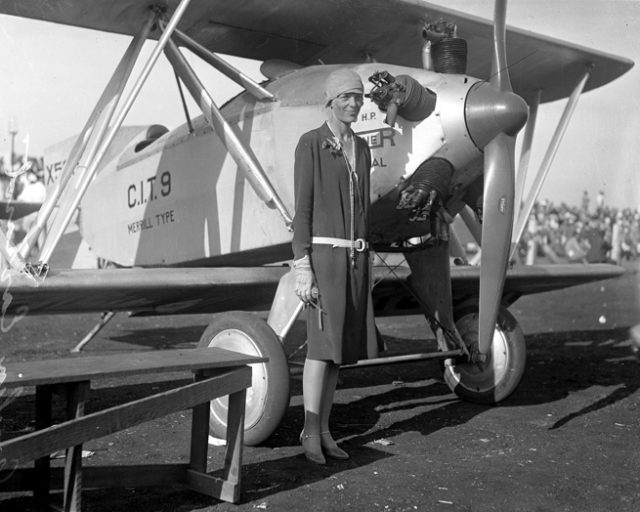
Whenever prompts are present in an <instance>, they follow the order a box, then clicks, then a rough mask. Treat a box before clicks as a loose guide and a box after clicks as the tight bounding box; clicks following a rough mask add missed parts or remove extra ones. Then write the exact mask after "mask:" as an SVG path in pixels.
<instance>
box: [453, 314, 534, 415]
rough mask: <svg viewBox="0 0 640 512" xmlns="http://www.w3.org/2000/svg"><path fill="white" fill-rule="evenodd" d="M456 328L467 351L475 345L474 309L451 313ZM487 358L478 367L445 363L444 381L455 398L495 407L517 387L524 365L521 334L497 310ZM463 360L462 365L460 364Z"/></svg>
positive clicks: (513, 322) (512, 320) (510, 319)
mask: <svg viewBox="0 0 640 512" xmlns="http://www.w3.org/2000/svg"><path fill="white" fill-rule="evenodd" d="M454 316H455V320H456V328H457V329H458V331H459V332H460V335H461V336H462V339H463V340H464V341H465V343H466V344H467V347H469V349H470V351H473V350H474V349H475V347H474V345H477V343H478V305H477V304H475V303H474V304H468V305H466V306H462V307H460V308H459V309H458V310H456V311H454ZM491 349H492V350H491V354H490V356H489V358H488V360H487V361H486V362H484V363H482V364H475V363H470V362H468V361H466V359H464V358H458V359H447V360H446V361H445V365H444V380H445V382H446V383H447V385H448V386H449V388H450V389H451V391H453V392H454V393H455V394H456V395H458V396H459V397H460V398H462V399H464V400H467V401H469V402H473V403H478V404H497V403H498V402H501V401H502V400H504V399H505V398H507V397H508V396H509V395H511V393H513V392H514V391H515V389H516V388H517V387H518V384H520V380H521V379H522V375H523V374H524V367H525V362H526V345H525V341H524V334H523V333H522V329H520V326H519V325H518V322H517V321H516V319H515V318H514V317H513V315H512V314H511V313H509V311H508V310H507V309H505V308H500V311H499V312H498V320H497V322H496V331H495V334H494V336H493V342H492V344H491ZM463 359H464V361H463Z"/></svg>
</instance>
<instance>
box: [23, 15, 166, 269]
mask: <svg viewBox="0 0 640 512" xmlns="http://www.w3.org/2000/svg"><path fill="white" fill-rule="evenodd" d="M155 18H156V14H155V13H153V12H151V13H150V15H149V18H148V19H147V21H146V23H145V24H144V25H143V27H142V29H141V30H140V32H139V33H138V34H137V35H136V37H134V38H133V40H132V41H131V43H130V44H129V47H128V48H127V50H126V52H125V53H124V55H123V56H122V59H121V60H120V63H119V64H118V67H117V68H116V70H115V71H114V73H113V75H112V77H111V79H110V80H109V82H108V83H107V86H106V87H105V89H104V91H103V93H102V95H101V96H100V99H99V100H98V103H96V106H95V107H94V109H93V111H92V112H91V115H90V116H89V119H88V120H87V122H86V124H85V126H84V128H83V129H82V132H80V135H78V138H77V139H76V141H75V143H74V145H73V148H72V149H71V153H70V154H69V157H68V158H67V160H66V162H65V165H64V168H63V170H62V173H61V174H60V179H59V180H58V183H56V186H55V188H54V190H53V193H52V194H50V195H48V196H47V198H46V200H45V202H44V204H43V205H42V208H41V209H40V212H39V213H38V218H37V221H36V224H35V225H34V226H33V227H32V228H31V230H30V231H29V233H27V235H26V236H25V238H24V240H23V241H22V243H21V244H20V249H19V250H20V254H21V255H22V257H23V258H24V257H26V255H27V254H29V252H30V251H31V249H32V248H33V245H34V244H35V242H36V240H37V239H38V236H40V233H41V232H42V231H43V229H44V228H45V227H46V226H47V224H48V222H49V219H50V218H51V216H52V214H53V213H54V209H55V208H56V206H58V201H59V200H60V198H61V196H62V194H63V192H64V191H65V189H66V188H67V186H68V184H69V182H70V181H71V178H72V177H73V176H74V175H75V176H76V180H75V181H76V183H77V182H78V181H79V180H80V179H81V178H82V175H81V174H80V173H78V174H76V170H78V171H80V170H81V169H85V170H86V169H87V167H86V166H78V164H79V163H80V159H81V158H82V157H83V155H84V152H85V151H86V149H87V146H88V144H89V141H90V139H93V140H94V145H93V147H92V150H91V151H90V152H89V153H88V154H87V155H86V157H85V159H84V160H85V162H91V160H92V159H93V158H94V157H95V152H96V150H97V149H98V143H99V141H100V140H101V139H102V137H104V133H105V132H106V130H107V128H108V127H109V123H110V122H111V118H112V117H113V113H114V111H115V109H116V107H117V104H118V101H119V99H120V97H121V95H122V91H123V90H124V87H125V85H126V83H127V80H128V78H129V76H130V75H131V72H132V70H133V67H134V65H135V62H136V59H137V58H138V56H139V55H140V51H141V50H142V47H143V45H144V42H145V41H146V39H147V36H148V35H149V32H150V31H151V27H152V26H153V23H154V21H155ZM98 124H101V126H100V127H99V129H98V130H96V126H98ZM58 212H61V210H58ZM58 215H60V213H58V214H57V215H56V216H55V217H56V218H57V217H58ZM54 220H55V219H54ZM58 227H59V226H58V225H57V223H56V224H54V225H53V226H52V230H51V233H55V232H57V228H58ZM62 231H64V229H63V230H62ZM60 236H61V235H60ZM56 238H59V237H56V236H52V237H51V236H50V237H47V240H46V242H45V245H44V247H43V251H44V250H45V249H46V248H47V246H53V247H52V248H51V249H53V248H55V245H56V244H57V242H58V239H56ZM47 250H48V249H47Z"/></svg>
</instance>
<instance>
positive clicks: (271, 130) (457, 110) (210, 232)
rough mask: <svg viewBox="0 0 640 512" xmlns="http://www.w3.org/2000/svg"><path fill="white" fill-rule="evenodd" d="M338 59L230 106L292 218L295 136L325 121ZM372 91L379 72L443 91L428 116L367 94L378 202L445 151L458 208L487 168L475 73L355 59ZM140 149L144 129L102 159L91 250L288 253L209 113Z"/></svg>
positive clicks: (87, 216) (194, 259)
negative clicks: (471, 126)
mask: <svg viewBox="0 0 640 512" xmlns="http://www.w3.org/2000/svg"><path fill="white" fill-rule="evenodd" d="M334 68H335V67H334V66H313V67H308V68H303V69H300V70H297V71H294V72H291V73H288V74H286V75H284V76H282V77H279V78H277V79H275V80H273V81H272V82H270V83H269V84H267V85H266V88H267V89H268V90H269V91H271V92H272V93H273V94H274V95H275V97H276V98H277V101H274V102H268V101H267V102H265V101H257V100H256V99H255V98H254V97H252V96H251V95H249V94H248V93H242V94H240V95H239V96H237V97H236V98H234V99H233V100H231V101H230V102H228V103H227V104H226V105H225V106H224V107H223V108H222V112H223V114H224V117H225V119H227V121H228V122H229V123H230V124H231V125H232V126H233V127H234V129H235V130H236V133H237V134H238V135H239V138H240V139H241V140H242V142H243V143H244V145H245V146H246V147H247V148H249V150H250V151H251V152H252V153H253V154H254V155H255V157H256V158H257V160H258V161H259V162H260V164H261V166H262V168H263V169H264V171H265V173H266V174H267V176H268V177H269V180H270V181H271V182H272V184H273V186H274V188H275V189H276V190H277V191H278V194H279V195H280V197H281V198H282V200H283V202H284V204H285V206H286V207H287V208H288V210H289V211H290V212H291V213H293V211H294V197H293V163H294V162H293V154H294V149H295V146H296V144H297V141H298V139H299V137H300V135H301V134H302V133H304V132H306V131H308V130H311V129H313V128H315V127H317V126H319V125H321V124H322V123H323V122H324V121H325V120H326V112H325V107H324V104H325V99H324V88H323V85H324V82H325V78H326V76H327V75H328V74H329V73H330V72H331V71H332V70H333V69H334ZM354 69H355V70H356V71H357V72H358V73H359V74H360V75H361V77H362V80H363V82H364V83H365V84H366V85H365V88H366V89H367V90H370V89H371V84H370V83H369V82H368V77H369V76H370V75H371V74H372V73H374V72H375V71H378V70H386V71H389V72H390V73H391V74H393V75H400V74H407V75H410V76H412V77H413V78H414V79H416V80H417V81H418V82H419V83H420V84H421V85H422V86H424V87H427V88H429V89H430V90H431V91H433V92H434V93H435V94H436V96H437V101H436V105H435V110H434V111H433V113H432V114H431V115H429V117H427V118H426V119H424V120H422V121H418V122H410V121H406V120H405V119H403V118H402V117H398V118H397V122H396V124H395V126H394V127H391V126H389V125H388V124H386V123H385V122H384V119H385V113H384V112H381V111H380V109H379V108H378V107H377V105H375V104H374V103H373V102H371V101H368V100H365V104H364V106H363V108H362V110H361V112H360V114H359V118H358V120H357V122H355V123H353V125H352V128H353V129H354V131H355V132H356V133H358V134H359V135H360V136H361V137H363V138H365V139H366V140H367V142H368V143H369V146H370V148H371V153H372V162H373V165H372V169H371V201H372V205H373V206H372V207H373V208H375V207H376V202H377V201H379V200H380V199H381V198H383V197H384V196H385V195H386V194H388V193H389V192H390V191H392V190H393V189H394V188H395V187H397V186H398V184H399V183H400V182H401V181H402V180H403V179H406V178H408V177H409V176H411V174H412V173H413V172H414V171H415V170H416V168H417V167H418V165H420V163H422V162H424V161H425V160H426V159H428V158H432V157H439V158H444V159H446V160H447V161H449V162H450V163H451V165H452V167H453V169H454V171H453V176H452V180H451V186H450V189H449V194H448V197H447V198H446V200H447V206H448V208H449V209H450V210H451V212H452V213H455V212H456V211H457V210H458V209H459V208H460V207H461V206H462V205H463V204H464V203H463V202H462V198H463V196H464V191H465V190H466V188H467V187H468V186H469V185H470V184H471V183H473V182H474V181H475V180H476V179H477V178H478V177H479V176H481V174H482V159H481V156H482V152H481V151H480V149H478V147H477V146H476V145H475V143H474V141H473V140H471V137H470V136H469V134H468V132H467V127H466V123H465V102H466V98H467V95H468V93H469V90H470V89H472V88H473V87H474V84H476V83H477V82H479V80H477V79H474V78H472V77H469V76H466V75H448V74H439V73H435V72H431V71H426V70H423V69H415V68H405V67H399V66H392V65H385V64H380V63H371V64H361V65H358V66H354ZM192 126H193V131H191V132H190V131H189V130H188V127H187V125H186V124H185V125H182V126H180V127H179V128H177V129H175V130H173V131H170V132H167V133H165V134H163V135H161V136H160V137H158V138H157V139H156V140H153V141H152V142H150V143H148V144H145V143H144V139H145V137H146V133H145V131H144V130H142V131H140V132H139V133H138V134H137V135H136V136H134V137H133V138H132V139H131V140H130V141H129V142H128V143H127V144H126V146H125V148H124V149H123V150H122V151H121V152H120V153H119V154H118V155H117V156H115V157H113V158H112V159H111V160H110V161H107V162H106V163H105V164H104V165H103V168H102V169H101V171H100V173H99V175H98V176H97V177H96V178H95V180H94V182H93V183H92V185H91V187H90V188H89V190H88V191H87V193H86V195H85V197H84V199H83V202H82V206H81V212H82V214H81V220H80V222H81V230H82V236H83V238H84V239H85V240H86V241H87V243H88V244H89V246H90V247H91V249H92V250H93V252H94V253H95V254H96V255H97V256H99V257H101V258H104V259H105V260H109V261H113V262H115V263H116V264H118V265H123V266H157V265H228V264H233V265H256V264H264V263H270V262H276V261H282V260H286V259H288V258H290V257H291V251H290V240H291V232H290V231H289V230H288V229H287V227H286V226H285V223H284V222H283V220H282V218H281V217H280V215H279V214H278V212H277V211H276V210H273V209H271V208H269V207H268V206H267V205H265V204H264V203H263V202H262V201H261V200H260V199H259V197H258V196H257V195H256V193H255V192H254V190H253V189H252V188H251V186H250V184H249V182H248V181H247V180H246V179H245V176H244V175H243V172H242V171H241V170H240V169H239V168H238V165H237V164H236V162H235V161H234V160H233V158H232V157H231V155H230V154H229V153H228V152H227V150H226V149H225V146H224V144H223V142H222V141H221V140H220V139H219V138H218V136H217V135H216V133H215V132H214V131H213V129H212V128H211V127H210V126H209V125H208V124H207V123H206V121H205V120H204V118H203V117H202V116H200V117H198V118H196V119H194V121H193V122H192Z"/></svg>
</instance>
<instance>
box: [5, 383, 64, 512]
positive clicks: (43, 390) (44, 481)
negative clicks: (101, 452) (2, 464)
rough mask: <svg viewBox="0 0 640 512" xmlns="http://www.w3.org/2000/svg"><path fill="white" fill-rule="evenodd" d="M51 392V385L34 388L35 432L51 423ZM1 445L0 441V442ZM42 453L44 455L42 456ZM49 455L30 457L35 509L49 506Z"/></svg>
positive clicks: (15, 464) (14, 465)
mask: <svg viewBox="0 0 640 512" xmlns="http://www.w3.org/2000/svg"><path fill="white" fill-rule="evenodd" d="M52 394H53V386H38V388H36V424H35V428H36V432H37V431H41V432H42V431H44V430H45V429H47V428H49V427H50V425H51V398H52ZM0 446H2V443H0ZM0 453H2V455H3V456H4V458H5V459H6V460H7V461H10V464H11V465H12V466H13V467H17V466H18V464H19V462H18V461H17V460H16V461H14V460H12V457H8V456H7V454H6V453H5V452H4V451H3V450H0ZM42 455H44V456H42ZM49 455H50V453H46V454H41V456H40V457H32V458H33V459H37V460H36V461H35V468H34V473H35V478H34V479H33V480H32V481H31V489H33V498H34V501H35V504H36V509H37V510H46V509H47V508H48V506H49V467H50V462H49Z"/></svg>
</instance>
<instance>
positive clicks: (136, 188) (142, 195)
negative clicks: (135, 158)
mask: <svg viewBox="0 0 640 512" xmlns="http://www.w3.org/2000/svg"><path fill="white" fill-rule="evenodd" d="M157 178H158V176H150V177H149V178H147V179H146V180H140V181H137V182H136V183H131V184H130V185H129V186H128V187H127V205H128V206H129V208H135V207H136V206H140V205H143V204H146V203H150V202H151V201H155V200H156V199H159V198H161V197H167V196H168V195H169V194H171V172H169V171H164V172H163V173H162V174H161V175H160V179H159V180H158V179H157Z"/></svg>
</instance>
